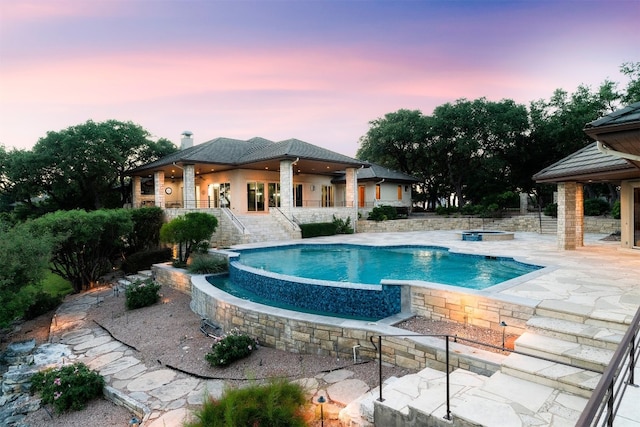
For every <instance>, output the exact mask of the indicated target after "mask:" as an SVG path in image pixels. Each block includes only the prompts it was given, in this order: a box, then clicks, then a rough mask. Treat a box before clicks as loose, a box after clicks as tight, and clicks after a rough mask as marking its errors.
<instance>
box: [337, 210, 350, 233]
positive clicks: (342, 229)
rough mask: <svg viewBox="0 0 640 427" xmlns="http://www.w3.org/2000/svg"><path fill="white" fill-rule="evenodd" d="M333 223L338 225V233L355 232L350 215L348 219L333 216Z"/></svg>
mask: <svg viewBox="0 0 640 427" xmlns="http://www.w3.org/2000/svg"><path fill="white" fill-rule="evenodd" d="M333 225H335V226H336V234H353V227H351V217H350V216H348V217H347V219H346V220H344V219H342V218H336V216H335V215H334V216H333Z"/></svg>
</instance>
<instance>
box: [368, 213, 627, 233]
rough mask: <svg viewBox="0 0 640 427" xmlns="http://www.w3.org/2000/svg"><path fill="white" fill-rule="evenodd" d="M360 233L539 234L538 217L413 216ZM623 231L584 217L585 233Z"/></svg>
mask: <svg viewBox="0 0 640 427" xmlns="http://www.w3.org/2000/svg"><path fill="white" fill-rule="evenodd" d="M357 229H358V233H387V232H404V231H435V230H502V231H524V232H534V233H537V232H540V219H539V218H538V216H537V215H520V216H513V217H511V218H501V219H493V218H470V217H457V218H456V217H439V216H433V217H427V218H419V217H414V218H410V219H397V220H393V221H380V222H376V221H366V220H360V221H358V227H357ZM619 231H620V220H619V219H613V218H602V217H588V216H586V217H584V232H585V233H605V234H611V233H615V232H619Z"/></svg>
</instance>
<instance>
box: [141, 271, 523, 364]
mask: <svg viewBox="0 0 640 427" xmlns="http://www.w3.org/2000/svg"><path fill="white" fill-rule="evenodd" d="M153 270H154V272H155V273H156V277H157V278H163V279H162V280H164V283H165V284H167V285H168V286H172V284H171V283H170V278H178V277H179V276H181V275H182V276H184V277H186V278H189V277H190V278H191V289H190V294H191V309H192V310H193V311H194V312H195V313H197V314H198V315H200V316H202V317H203V318H207V319H209V320H212V321H214V322H216V323H217V324H219V325H220V326H222V328H223V330H226V331H228V330H230V329H233V328H238V329H239V330H240V331H242V332H244V333H247V334H249V335H251V336H255V337H257V338H258V339H259V341H260V342H261V343H263V345H266V346H268V347H273V348H277V349H279V350H284V351H289V352H293V353H307V354H319V355H326V356H335V357H342V358H348V359H349V358H352V357H353V348H354V346H358V347H357V352H358V355H359V357H361V358H363V359H365V360H375V359H377V351H376V349H375V348H374V346H373V345H372V343H371V339H373V340H374V342H376V343H377V337H378V335H383V336H384V335H394V334H395V335H397V334H404V333H407V334H408V335H415V334H412V333H410V332H408V331H405V330H401V329H397V328H394V327H392V326H389V325H384V324H379V323H367V322H361V321H347V320H345V321H341V322H339V323H338V324H332V321H331V318H327V322H323V321H322V318H323V317H322V316H316V315H306V314H304V313H297V312H291V311H287V310H281V309H276V308H273V309H269V308H265V307H264V306H261V305H259V304H254V303H250V302H247V301H241V302H240V303H233V302H230V301H234V300H237V299H235V298H234V297H228V295H226V294H224V293H223V292H221V291H219V290H218V289H216V288H215V287H213V286H212V285H210V284H209V283H208V282H207V281H206V279H205V277H204V276H201V275H197V276H189V275H188V274H187V273H186V272H185V271H184V270H178V269H174V268H172V267H171V266H169V265H164V264H160V265H154V266H153ZM162 270H174V271H171V272H168V271H162ZM184 277H183V278H180V279H179V280H178V282H177V286H173V287H174V288H176V289H179V290H181V291H185V286H184V283H185V278H184ZM412 294H413V292H412ZM453 298H454V296H453V295H451V296H449V297H448V299H449V300H451V301H452V300H453ZM458 298H461V297H458ZM414 300H415V301H416V302H418V301H419V298H418V297H415V298H414V297H412V305H413V301H414ZM430 302H431V303H435V305H434V306H437V305H438V304H440V303H439V302H438V301H435V300H430ZM444 304H445V306H446V303H444ZM432 305H433V304H432ZM490 305H491V304H490V301H489V299H486V301H484V302H483V303H482V304H478V307H484V306H487V307H489V306H490ZM496 306H499V307H501V310H503V311H505V310H507V305H506V304H500V303H497V304H496ZM511 308H512V309H515V306H513V307H511ZM412 311H413V312H417V311H415V310H413V308H412ZM423 313H427V311H426V309H423V310H422V311H421V312H420V314H421V315H423ZM483 313H486V314H487V316H488V318H490V319H493V318H494V317H495V316H494V314H493V312H492V309H489V308H487V309H486V310H484V311H482V312H481V311H478V312H477V313H476V314H475V317H474V318H475V319H481V318H482V315H483ZM443 317H444V316H443ZM505 318H509V319H511V317H505ZM488 322H489V321H488ZM514 323H515V322H514ZM490 324H492V325H493V323H490ZM382 344H383V345H382V349H383V352H382V360H383V361H384V362H386V363H390V364H393V365H396V366H400V367H405V368H410V369H421V368H424V367H427V366H429V367H432V368H434V369H440V370H444V369H445V357H446V354H445V342H444V339H442V338H434V337H420V336H417V335H416V336H414V337H411V336H407V337H388V336H385V337H384V338H383V342H382ZM450 345H451V346H452V347H451V352H450V355H449V357H450V360H449V362H450V364H451V366H453V367H459V368H463V369H467V370H470V371H472V372H476V373H479V374H482V375H490V374H492V373H493V372H495V371H496V370H497V369H498V367H499V362H498V361H496V358H495V355H494V354H493V353H488V352H485V351H482V350H474V352H473V354H470V353H465V351H464V350H462V348H466V347H464V346H460V344H455V343H451V344H450Z"/></svg>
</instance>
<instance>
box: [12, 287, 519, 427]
mask: <svg viewBox="0 0 640 427" xmlns="http://www.w3.org/2000/svg"><path fill="white" fill-rule="evenodd" d="M160 292H161V294H162V299H161V301H160V303H158V304H156V305H153V306H151V307H145V308H141V309H137V310H131V311H128V310H125V308H124V301H125V298H124V295H120V296H119V297H115V296H113V295H112V294H109V295H108V296H106V297H105V299H104V300H103V301H102V302H101V303H100V304H99V305H98V306H97V307H95V308H92V309H91V310H90V312H89V316H88V321H90V322H95V323H96V324H98V325H100V326H101V327H103V328H104V329H106V330H107V331H108V332H109V333H110V334H111V335H112V336H113V337H114V338H116V339H117V340H119V341H121V342H123V343H125V344H127V345H129V346H130V347H132V348H134V349H135V350H137V351H138V352H139V354H138V357H139V358H141V359H142V360H143V362H144V363H145V364H147V365H148V366H152V365H154V364H159V365H164V366H167V367H172V368H174V369H178V370H181V371H183V372H187V373H190V374H193V375H196V376H199V377H202V378H214V379H224V380H226V381H227V382H228V383H229V384H230V385H238V384H241V383H243V382H246V381H247V380H260V379H266V378H272V377H286V378H290V379H297V378H305V377H312V376H315V375H317V374H318V373H321V372H328V371H331V370H335V369H340V368H346V369H349V370H351V371H353V372H354V378H358V379H361V380H363V381H365V382H366V383H367V384H368V385H369V386H370V387H372V388H373V387H375V386H377V384H378V369H377V364H376V363H375V361H374V362H362V363H358V364H354V363H353V360H352V359H351V358H349V359H346V360H345V359H337V358H336V357H327V356H316V355H307V354H294V353H288V352H283V351H279V350H276V349H273V348H268V347H262V346H261V347H260V348H259V350H257V351H255V352H253V353H252V355H251V356H249V357H248V358H246V359H243V360H240V361H238V362H236V363H234V364H232V365H231V366H228V367H225V368H215V367H211V366H210V365H209V364H208V363H207V362H206V361H205V359H204V355H205V354H206V353H207V352H208V351H209V349H210V346H211V338H208V337H206V336H205V335H204V334H202V333H201V332H200V330H199V327H200V318H199V316H198V315H196V314H195V313H193V312H192V311H191V309H190V308H189V302H190V296H188V295H185V294H183V293H181V292H178V291H175V290H173V289H171V288H166V287H163V288H162V289H161V291H160ZM50 321H51V313H49V314H48V315H44V316H41V318H38V319H35V320H33V321H30V322H25V323H23V324H22V325H21V328H20V330H18V331H15V332H14V333H13V334H11V335H10V336H7V337H5V340H8V341H19V340H22V339H26V338H31V337H35V338H36V340H37V341H38V342H39V343H42V342H46V341H47V338H48V330H49V325H50ZM398 326H399V327H402V328H404V329H407V330H411V331H414V332H418V333H422V334H449V335H455V334H457V335H458V336H459V337H464V338H469V339H472V340H477V341H482V342H486V343H490V344H492V345H496V346H501V345H502V334H501V333H500V332H496V331H489V330H486V329H483V328H477V327H472V326H470V325H466V326H465V325H459V324H457V323H453V322H443V321H432V320H428V319H424V318H420V317H415V318H412V319H409V320H407V321H405V322H403V323H402V324H400V325H398ZM505 338H506V342H507V346H509V345H510V344H512V342H513V340H514V339H515V338H516V337H514V336H506V337H505ZM4 346H6V342H5V343H3V347H4ZM485 349H488V350H491V349H489V348H485ZM408 373H411V371H410V370H407V369H401V368H396V367H388V366H384V367H383V377H384V378H388V377H390V376H402V375H406V374H408ZM131 416H132V414H131V413H129V412H128V411H127V410H125V409H123V408H120V407H117V406H115V405H113V404H111V403H110V402H107V401H105V400H98V401H96V402H93V403H92V404H91V405H90V406H88V407H87V408H86V409H85V410H83V411H80V412H77V413H70V414H65V415H63V416H57V415H54V416H53V419H52V418H51V417H50V416H49V415H48V414H47V413H46V411H44V410H42V409H41V410H39V411H37V412H35V413H33V414H30V415H29V417H28V418H27V422H28V423H29V425H31V426H33V427H40V426H42V427H45V426H46V427H63V426H70V425H81V424H86V423H87V421H88V420H99V421H97V424H96V423H93V422H89V424H93V425H104V426H111V425H114V426H116V425H127V423H128V420H129V419H130V418H131ZM324 424H325V426H327V427H329V426H333V425H336V426H337V425H338V424H332V422H331V421H327V420H325V423H324Z"/></svg>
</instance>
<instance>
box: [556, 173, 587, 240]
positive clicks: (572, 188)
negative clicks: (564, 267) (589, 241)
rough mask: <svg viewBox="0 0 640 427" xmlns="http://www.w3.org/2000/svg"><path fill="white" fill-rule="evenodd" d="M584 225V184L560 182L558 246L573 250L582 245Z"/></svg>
mask: <svg viewBox="0 0 640 427" xmlns="http://www.w3.org/2000/svg"><path fill="white" fill-rule="evenodd" d="M579 210H580V212H579ZM582 226H583V214H582V185H580V184H578V183H576V182H563V183H560V184H558V248H559V249H565V250H571V249H576V247H579V246H582V245H583V240H582V239H583V237H582V233H583V232H582ZM578 229H580V234H578Z"/></svg>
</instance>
